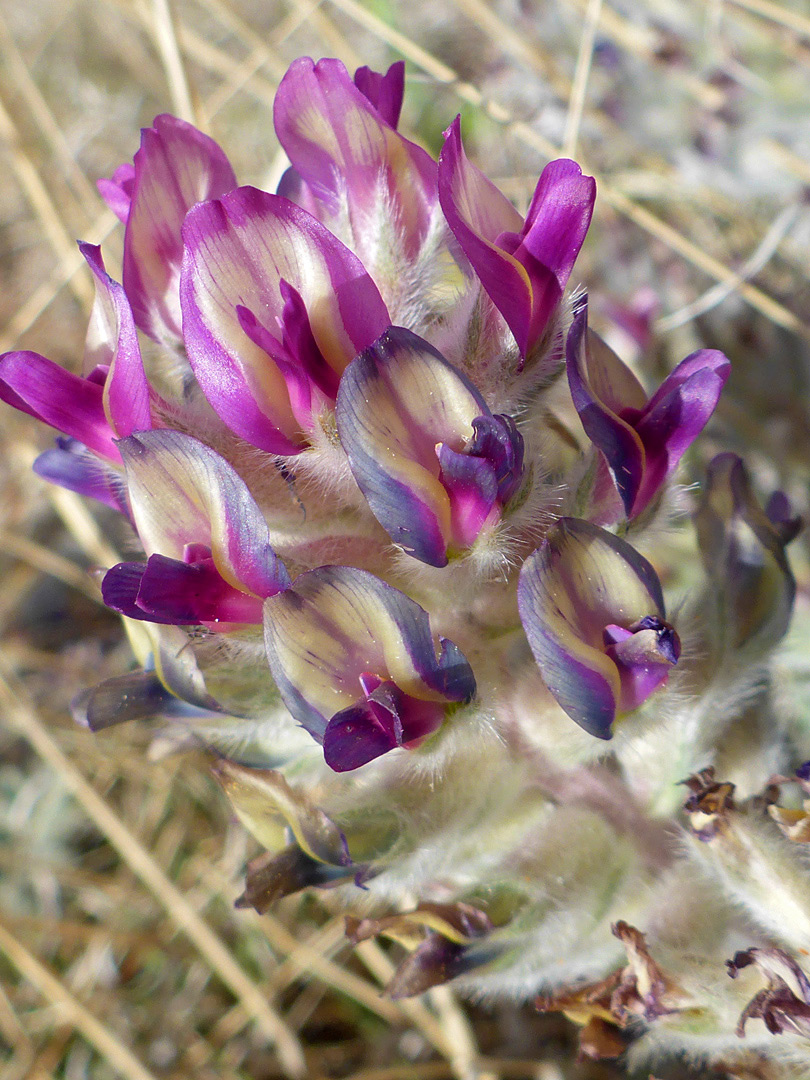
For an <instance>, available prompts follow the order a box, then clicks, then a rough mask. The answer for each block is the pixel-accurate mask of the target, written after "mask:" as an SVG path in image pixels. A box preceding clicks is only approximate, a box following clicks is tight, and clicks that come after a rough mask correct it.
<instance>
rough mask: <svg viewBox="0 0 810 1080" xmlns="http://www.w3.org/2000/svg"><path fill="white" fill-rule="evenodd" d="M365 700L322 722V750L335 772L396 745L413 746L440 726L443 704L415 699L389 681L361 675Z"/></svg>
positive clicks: (372, 757)
mask: <svg viewBox="0 0 810 1080" xmlns="http://www.w3.org/2000/svg"><path fill="white" fill-rule="evenodd" d="M360 683H361V686H362V687H363V691H364V693H365V695H366V697H365V700H364V701H361V702H358V703H357V704H356V705H352V706H350V707H349V708H348V709H344V710H342V711H341V712H339V713H336V714H335V715H334V716H333V717H332V719H331V720H330V721H329V723H328V724H327V726H326V731H325V733H324V737H323V754H324V760H325V761H326V764H327V765H328V766H329V767H330V768H331V769H334V770H335V772H348V771H349V770H351V769H357V768H359V767H360V766H361V765H365V764H366V763H367V762H369V761H373V760H374V758H378V757H381V756H382V755H383V754H387V753H388V751H389V750H394V749H395V748H396V747H398V746H406V747H408V748H413V747H414V746H415V745H417V744H418V743H419V742H421V741H422V739H424V738H425V737H426V736H427V735H430V734H432V732H434V731H436V730H437V729H438V728H439V727H441V724H442V721H443V720H444V713H445V706H444V705H442V704H440V703H438V702H435V701H419V700H418V699H417V698H413V697H410V696H409V695H407V694H404V693H403V692H402V691H401V690H400V689H399V687H398V686H396V685H395V684H394V683H392V682H390V681H389V682H383V681H382V680H380V679H379V678H378V677H377V676H370V675H368V674H366V675H364V676H361V679H360Z"/></svg>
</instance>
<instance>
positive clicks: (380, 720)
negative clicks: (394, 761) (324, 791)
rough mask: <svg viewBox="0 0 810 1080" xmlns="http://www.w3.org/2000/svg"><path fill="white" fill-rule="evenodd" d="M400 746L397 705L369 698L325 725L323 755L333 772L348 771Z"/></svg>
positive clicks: (400, 733) (337, 715) (343, 711)
mask: <svg viewBox="0 0 810 1080" xmlns="http://www.w3.org/2000/svg"><path fill="white" fill-rule="evenodd" d="M398 746H402V723H401V721H400V718H399V715H398V713H397V709H396V704H395V703H394V702H393V701H392V702H386V703H384V702H380V701H375V700H373V699H371V698H367V699H366V700H365V701H361V702H359V703H358V704H356V705H351V706H350V707H349V708H348V709H343V710H342V711H341V712H339V713H336V714H335V715H334V716H333V717H332V719H331V720H330V721H329V723H328V724H327V725H326V731H325V732H324V736H323V756H324V760H325V761H326V764H327V765H328V766H329V767H330V769H334V770H335V772H349V771H350V770H352V769H359V768H360V766H361V765H365V764H367V763H368V762H369V761H373V760H374V758H378V757H381V756H382V755H383V754H387V753H388V751H389V750H394V749H395V748H396V747H398Z"/></svg>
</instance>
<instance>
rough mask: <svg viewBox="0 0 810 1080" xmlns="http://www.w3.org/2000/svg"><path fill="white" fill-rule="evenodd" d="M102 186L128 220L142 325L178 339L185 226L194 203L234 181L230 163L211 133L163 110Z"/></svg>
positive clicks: (134, 300)
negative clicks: (131, 156) (182, 229)
mask: <svg viewBox="0 0 810 1080" xmlns="http://www.w3.org/2000/svg"><path fill="white" fill-rule="evenodd" d="M98 187H99V190H100V192H101V195H102V197H103V198H104V200H105V201H106V203H107V205H108V206H109V207H110V208H111V209H112V210H113V211H114V212H115V213H116V214H117V215H118V217H119V218H120V219H121V221H123V222H124V224H125V225H126V231H125V233H124V277H123V282H124V289H125V290H126V294H127V296H128V297H129V301H130V303H131V304H132V310H133V312H134V315H135V323H136V325H137V326H138V328H139V329H140V330H143V331H144V333H146V334H148V335H149V336H150V337H152V338H154V339H155V340H156V341H163V342H166V343H167V344H173V345H176V344H178V343H179V342H180V341H181V340H182V316H181V312H180V297H179V293H178V289H179V284H180V267H181V264H182V261H183V242H182V239H181V236H180V227H181V225H182V224H183V220H184V218H185V216H186V214H187V213H188V211H189V210H190V209H191V207H192V206H194V205H195V203H198V202H201V201H202V200H204V199H216V198H219V196H221V195H225V194H226V192H228V191H231V190H232V189H233V188H235V187H236V176H235V175H234V171H233V169H232V168H231V165H230V162H229V161H228V159H227V157H226V156H225V154H224V153H223V151H222V150H221V149H220V147H219V146H218V145H217V144H216V143H215V142H214V140H213V139H211V138H209V136H208V135H204V134H203V132H201V131H198V130H197V128H195V127H193V126H192V125H191V124H188V123H186V121H185V120H180V119H178V118H177V117H175V116H167V115H162V116H157V117H156V118H155V122H154V124H153V126H152V127H149V128H144V129H143V130H142V131H141V146H140V149H139V150H138V152H137V153H136V154H135V157H134V160H133V162H132V164H131V165H130V164H129V163H125V164H124V165H120V166H119V167H118V168H117V169H116V170H115V172H114V173H113V175H112V177H111V178H110V179H109V180H100V181H99V185H98Z"/></svg>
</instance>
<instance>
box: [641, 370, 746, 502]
mask: <svg viewBox="0 0 810 1080" xmlns="http://www.w3.org/2000/svg"><path fill="white" fill-rule="evenodd" d="M730 372H731V365H730V364H729V362H728V360H727V359H726V357H725V356H724V355H723V354H722V353H721V352H717V351H716V350H714V349H701V350H700V351H699V352H696V353H693V354H692V355H691V356H688V357H687V358H686V359H685V360H683V361H682V362H681V363H680V364H679V365H678V366H677V367H676V368H675V370H674V371H673V372H672V374H671V375H669V376H668V378H667V379H665V381H664V382H663V383H662V385H661V386H660V387H659V389H658V390H657V391H656V393H655V394H654V395H653V397H652V398H650V400H649V402H648V404H647V407H646V409H645V410H644V413H643V415H642V416H641V417H640V418H639V419H638V420H636V421H635V423H634V426H635V429H636V431H637V432H638V435H639V437H640V438H641V440H642V442H643V443H644V448H645V451H646V454H647V468H646V474H645V477H644V484H643V487H642V490H641V491H640V493H639V495H638V499H637V501H636V504H635V505H634V507H633V513H634V514H637V513H640V511H641V510H643V509H644V507H645V506H646V505H647V503H648V502H649V501H650V500H651V499H652V498H653V496H654V495H655V494H656V492H657V491H658V490H659V488H660V487H661V485H662V484H663V483H664V481H665V480H666V479H667V477H669V476H670V475H671V474H672V473H673V472H674V470H675V468H676V467H677V465H678V462H679V461H680V460H681V458H682V456H683V455H684V453H685V452H686V450H687V449H688V448H689V447H690V446H691V445H692V443H693V442H694V441H695V439H696V438H697V437H698V435H699V434H700V433H701V431H702V430H703V428H704V427H705V426H706V424H707V423H708V421H709V418H710V417H711V415H712V413H713V412H714V410H715V408H716V406H717V402H718V400H719V398H720V394H721V392H722V390H723V387H724V386H725V383H726V380H727V379H728V376H729V374H730Z"/></svg>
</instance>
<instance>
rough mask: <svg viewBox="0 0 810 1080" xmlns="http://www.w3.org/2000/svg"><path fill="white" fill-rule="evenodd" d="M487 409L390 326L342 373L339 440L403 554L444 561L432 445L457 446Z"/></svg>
mask: <svg viewBox="0 0 810 1080" xmlns="http://www.w3.org/2000/svg"><path fill="white" fill-rule="evenodd" d="M487 415H489V409H488V408H487V406H486V403H485V402H484V399H483V398H482V397H481V395H480V394H479V392H478V390H477V389H476V388H475V386H474V385H473V384H472V383H471V382H470V381H469V380H468V379H467V378H466V377H465V376H464V375H462V374H461V372H460V371H458V370H456V368H454V367H453V366H452V365H451V364H449V363H448V362H447V361H446V360H445V359H444V357H443V356H442V355H441V354H440V353H438V352H437V351H436V350H435V349H434V348H433V347H432V346H431V345H428V343H427V342H426V341H423V340H422V339H421V338H419V337H417V336H416V335H415V334H412V333H411V332H410V331H408V330H404V329H402V328H401V327H392V328H391V329H390V330H388V331H387V332H386V333H385V334H383V335H382V337H381V338H380V339H379V340H378V341H376V342H375V343H374V345H373V346H371V348H369V349H366V350H365V352H363V353H361V354H360V356H358V357H357V358H356V359H355V360H354V361H352V363H351V364H350V365H349V367H348V368H347V369H346V372H345V373H344V376H343V379H342V380H341V384H340V390H339V392H338V403H337V410H336V416H337V423H338V433H339V435H340V441H341V443H342V444H343V448H344V449H345V451H346V453H347V455H348V458H349V464H350V466H351V469H352V473H353V474H354V478H355V480H356V481H357V483H358V485H359V487H360V490H361V491H362V492H363V494H364V495H365V497H366V499H367V500H368V504H369V506H370V507H371V510H372V513H373V514H374V516H375V517H376V518H377V520H378V521H379V522H380V524H381V525H382V526H383V528H384V529H385V530H386V531H387V532H388V534H389V536H390V537H391V539H392V540H394V542H395V543H397V544H400V545H401V546H402V547H403V548H404V549H405V551H407V552H408V554H409V555H413V556H414V557H415V558H417V559H420V560H421V561H422V562H426V563H429V564H430V565H431V566H444V565H446V563H447V548H448V545H449V544H451V543H452V541H453V539H454V535H453V521H452V507H451V499H450V496H449V495H448V492H447V490H446V488H445V487H444V485H443V484H442V482H441V480H440V475H439V474H440V463H439V457H438V456H437V453H436V447H437V444H439V443H442V444H445V445H446V446H447V447H448V448H449V449H450V450H454V451H461V450H463V449H464V448H465V446H466V445H467V443H468V442H469V441H470V440H471V439H472V438H473V435H474V429H473V421H474V420H475V419H476V417H479V416H487Z"/></svg>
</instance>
